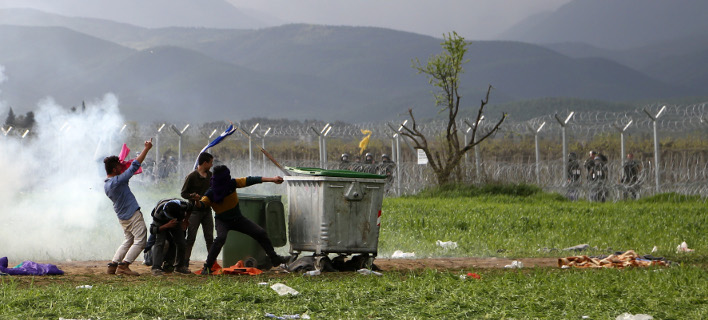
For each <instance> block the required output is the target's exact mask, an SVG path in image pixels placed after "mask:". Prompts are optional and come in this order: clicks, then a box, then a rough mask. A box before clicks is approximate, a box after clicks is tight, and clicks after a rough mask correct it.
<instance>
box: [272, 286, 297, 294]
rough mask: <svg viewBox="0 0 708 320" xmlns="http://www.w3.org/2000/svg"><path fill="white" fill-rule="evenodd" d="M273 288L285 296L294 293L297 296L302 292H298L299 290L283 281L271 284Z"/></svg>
mask: <svg viewBox="0 0 708 320" xmlns="http://www.w3.org/2000/svg"><path fill="white" fill-rule="evenodd" d="M270 288H271V289H273V290H275V292H277V293H278V294H279V295H281V296H284V295H288V294H289V295H292V296H296V295H298V294H300V292H297V290H295V289H293V288H290V287H288V286H286V285H284V284H282V283H276V284H274V285H272V286H270Z"/></svg>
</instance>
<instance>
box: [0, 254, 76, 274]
mask: <svg viewBox="0 0 708 320" xmlns="http://www.w3.org/2000/svg"><path fill="white" fill-rule="evenodd" d="M7 263H8V259H7V257H2V258H0V274H9V275H13V276H43V275H63V274H64V271H62V270H60V269H59V267H57V266H56V265H53V264H49V263H36V262H34V261H29V260H28V261H24V262H22V263H21V264H19V265H17V266H15V267H13V268H8V267H7Z"/></svg>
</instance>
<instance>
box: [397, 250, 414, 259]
mask: <svg viewBox="0 0 708 320" xmlns="http://www.w3.org/2000/svg"><path fill="white" fill-rule="evenodd" d="M405 258H415V252H403V251H401V250H396V251H395V252H394V253H393V254H392V255H391V259H405Z"/></svg>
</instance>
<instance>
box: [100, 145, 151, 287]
mask: <svg viewBox="0 0 708 320" xmlns="http://www.w3.org/2000/svg"><path fill="white" fill-rule="evenodd" d="M151 148H152V138H151V139H150V141H145V148H144V149H143V151H142V152H140V155H139V156H138V158H136V159H135V160H133V162H132V163H131V164H130V167H129V168H128V169H126V170H125V172H122V173H121V164H120V160H119V159H118V157H117V156H110V157H106V158H105V159H103V163H104V165H105V167H106V180H105V181H104V185H103V189H104V191H105V192H106V195H107V196H108V198H109V199H111V201H112V202H113V210H114V211H115V212H116V214H118V221H119V222H120V225H121V226H122V227H123V235H124V236H125V241H123V243H122V244H121V245H120V247H118V250H117V251H116V253H115V255H114V256H113V261H111V263H109V264H108V270H107V271H106V272H107V273H109V274H125V275H131V276H138V275H140V274H139V273H137V272H135V271H132V270H130V264H131V263H133V261H135V258H137V257H138V255H139V254H140V252H141V251H142V250H143V248H145V241H146V236H147V228H146V227H145V220H143V214H142V212H140V205H138V201H137V200H135V195H133V192H132V191H130V186H128V182H129V181H130V178H132V177H133V175H134V174H135V172H136V171H138V169H139V168H140V164H141V163H142V162H143V161H144V160H145V156H147V153H148V151H150V149H151Z"/></svg>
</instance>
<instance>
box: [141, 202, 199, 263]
mask: <svg viewBox="0 0 708 320" xmlns="http://www.w3.org/2000/svg"><path fill="white" fill-rule="evenodd" d="M192 207H193V206H192V204H190V203H189V202H187V201H182V200H178V199H164V200H160V201H159V202H158V203H157V205H156V206H155V208H154V209H153V210H152V213H151V215H152V223H151V224H150V233H152V234H153V235H155V244H154V245H153V246H152V270H151V272H152V275H154V276H161V275H163V274H164V272H165V271H171V270H172V268H173V267H174V266H173V263H174V260H175V259H176V260H177V264H176V269H175V271H176V272H179V273H182V274H191V273H192V272H191V271H189V265H188V264H187V260H186V259H185V255H184V250H185V247H186V244H185V240H184V230H185V229H186V228H187V224H188V221H189V216H190V214H191V212H192ZM165 242H169V246H168V247H169V249H168V252H165ZM166 256H167V258H166ZM163 262H167V263H166V264H163Z"/></svg>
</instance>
